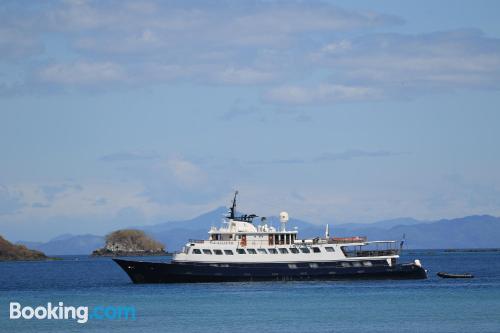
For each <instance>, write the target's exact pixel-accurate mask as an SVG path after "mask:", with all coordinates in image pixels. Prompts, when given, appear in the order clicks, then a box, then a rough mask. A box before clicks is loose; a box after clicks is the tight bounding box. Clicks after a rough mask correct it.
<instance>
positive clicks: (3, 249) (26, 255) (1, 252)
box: [0, 236, 49, 261]
mask: <svg viewBox="0 0 500 333" xmlns="http://www.w3.org/2000/svg"><path fill="white" fill-rule="evenodd" d="M46 259H49V258H48V257H47V256H46V255H45V254H44V253H42V252H40V251H35V250H30V249H28V248H27V247H26V246H24V245H15V244H12V243H11V242H9V241H8V240H6V239H5V238H3V237H2V236H0V261H7V260H9V261H11V260H46Z"/></svg>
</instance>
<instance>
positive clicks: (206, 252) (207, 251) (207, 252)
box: [203, 249, 212, 254]
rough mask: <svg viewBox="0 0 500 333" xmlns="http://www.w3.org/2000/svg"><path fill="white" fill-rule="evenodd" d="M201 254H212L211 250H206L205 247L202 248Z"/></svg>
mask: <svg viewBox="0 0 500 333" xmlns="http://www.w3.org/2000/svg"><path fill="white" fill-rule="evenodd" d="M203 254H212V251H210V250H207V249H203Z"/></svg>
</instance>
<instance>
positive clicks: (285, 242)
mask: <svg viewBox="0 0 500 333" xmlns="http://www.w3.org/2000/svg"><path fill="white" fill-rule="evenodd" d="M236 195H237V192H236V193H235V196H234V199H233V205H232V207H231V209H230V212H229V213H230V214H229V215H228V216H226V218H225V220H224V222H223V224H222V226H221V227H219V228H216V227H212V228H211V229H210V231H209V232H208V234H209V238H208V239H207V240H191V241H189V242H188V243H187V244H186V245H185V247H184V248H183V251H182V252H180V253H177V254H175V255H174V257H173V262H176V263H183V262H185V263H196V262H200V263H218V264H224V263H303V262H308V263H320V262H331V261H336V262H337V261H338V262H342V265H346V267H363V266H364V267H369V266H371V265H372V262H374V261H381V260H384V261H387V263H388V265H389V266H391V265H392V264H393V263H395V262H396V259H397V258H399V250H398V249H397V244H396V242H395V241H373V242H368V241H367V240H366V238H365V237H350V238H331V237H329V230H328V227H327V230H326V231H325V237H324V238H319V237H318V238H314V239H298V237H297V230H293V231H291V230H287V228H286V225H287V222H288V220H289V218H288V213H286V212H281V213H280V228H279V230H278V229H276V228H275V227H273V226H270V225H268V224H267V220H266V219H265V218H262V219H261V223H260V224H259V225H257V226H256V225H254V223H253V220H254V219H255V218H257V216H256V215H254V214H252V215H242V216H239V217H236V216H235V211H236Z"/></svg>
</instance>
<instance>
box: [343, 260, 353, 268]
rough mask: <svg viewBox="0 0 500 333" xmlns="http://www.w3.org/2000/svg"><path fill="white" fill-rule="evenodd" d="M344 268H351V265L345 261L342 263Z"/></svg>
mask: <svg viewBox="0 0 500 333" xmlns="http://www.w3.org/2000/svg"><path fill="white" fill-rule="evenodd" d="M342 266H343V267H351V264H349V263H348V262H345V261H344V262H343V263H342Z"/></svg>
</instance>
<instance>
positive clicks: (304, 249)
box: [300, 247, 311, 253]
mask: <svg viewBox="0 0 500 333" xmlns="http://www.w3.org/2000/svg"><path fill="white" fill-rule="evenodd" d="M300 252H302V253H309V252H311V251H309V249H308V248H307V247H301V248H300Z"/></svg>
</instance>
